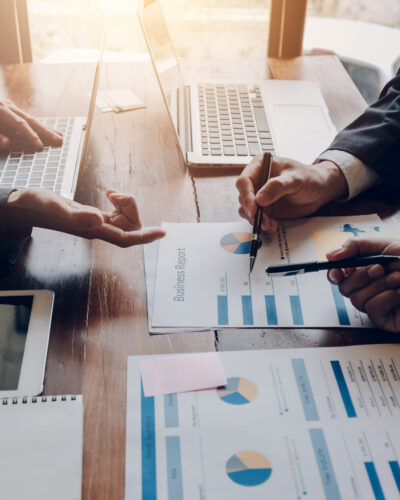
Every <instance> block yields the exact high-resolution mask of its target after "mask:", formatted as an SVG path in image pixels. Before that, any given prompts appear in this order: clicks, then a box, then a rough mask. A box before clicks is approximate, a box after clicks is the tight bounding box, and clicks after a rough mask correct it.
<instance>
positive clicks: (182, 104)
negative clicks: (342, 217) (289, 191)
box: [138, 0, 336, 167]
mask: <svg viewBox="0 0 400 500" xmlns="http://www.w3.org/2000/svg"><path fill="white" fill-rule="evenodd" d="M138 15H139V21H140V24H141V26H142V29H143V33H144V36H145V39H146V43H147V46H148V49H149V52H150V56H151V59H152V62H153V66H154V70H155V72H156V75H157V78H158V82H159V84H160V88H161V91H162V94H163V96H164V99H165V102H166V104H167V108H168V110H169V113H170V117H171V120H172V123H173V125H174V127H175V130H176V133H177V136H178V141H179V143H180V146H181V148H182V151H183V155H184V157H185V159H186V161H187V163H188V165H190V166H194V167H201V166H205V167H210V166H218V167H221V166H232V165H237V166H244V165H246V164H247V163H249V161H250V160H251V159H252V157H253V156H255V155H256V154H259V153H263V152H266V151H269V152H271V153H273V154H276V155H278V156H286V157H291V158H294V159H296V160H299V161H302V162H305V163H311V162H313V161H314V160H315V158H316V157H317V156H318V154H319V153H321V152H322V151H323V150H324V149H326V147H327V146H329V144H330V143H331V141H332V139H333V137H334V136H335V134H336V130H335V127H334V125H333V123H332V121H331V119H330V117H329V113H328V108H327V106H326V104H325V101H324V99H323V97H322V94H321V91H320V89H319V87H318V85H317V84H316V83H314V82H308V81H289V80H264V81H259V82H254V81H253V82H246V81H240V82H238V81H226V80H224V81H216V80H213V81H210V80H207V81H206V82H198V81H196V82H194V81H191V82H190V81H185V79H184V76H183V73H182V70H181V68H180V65H179V61H178V59H177V57H176V55H175V51H174V47H173V44H172V41H171V38H170V36H169V32H168V28H167V24H166V22H165V18H164V14H163V11H162V7H161V5H160V1H159V0H142V2H141V5H140V7H139V10H138Z"/></svg>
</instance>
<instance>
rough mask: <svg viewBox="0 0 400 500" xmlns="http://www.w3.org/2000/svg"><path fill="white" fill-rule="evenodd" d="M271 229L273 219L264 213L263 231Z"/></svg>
mask: <svg viewBox="0 0 400 500" xmlns="http://www.w3.org/2000/svg"><path fill="white" fill-rule="evenodd" d="M270 227H271V218H270V217H268V215H267V214H266V213H265V212H264V213H263V216H262V221H261V229H262V230H263V231H269V229H270Z"/></svg>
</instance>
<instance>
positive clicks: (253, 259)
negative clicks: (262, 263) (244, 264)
mask: <svg viewBox="0 0 400 500" xmlns="http://www.w3.org/2000/svg"><path fill="white" fill-rule="evenodd" d="M255 261H256V259H255V257H250V272H252V270H253V267H254V263H255Z"/></svg>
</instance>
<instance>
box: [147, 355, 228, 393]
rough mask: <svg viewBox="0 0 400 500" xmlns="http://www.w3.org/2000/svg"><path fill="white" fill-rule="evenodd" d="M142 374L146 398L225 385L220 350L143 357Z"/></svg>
mask: <svg viewBox="0 0 400 500" xmlns="http://www.w3.org/2000/svg"><path fill="white" fill-rule="evenodd" d="M140 373H141V375H142V381H143V391H144V395H145V396H146V397H148V396H159V395H160V394H173V393H176V392H186V391H197V390H199V389H210V388H213V387H218V386H219V385H226V375H225V372H224V368H223V366H222V363H221V359H220V357H219V354H218V353H217V352H204V353H199V354H182V355H180V356H162V357H159V358H148V359H142V360H141V361H140Z"/></svg>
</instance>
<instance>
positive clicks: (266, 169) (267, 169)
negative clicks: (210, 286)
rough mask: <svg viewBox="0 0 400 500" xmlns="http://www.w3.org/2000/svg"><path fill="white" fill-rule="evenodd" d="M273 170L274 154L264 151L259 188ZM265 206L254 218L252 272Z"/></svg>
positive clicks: (258, 209)
mask: <svg viewBox="0 0 400 500" xmlns="http://www.w3.org/2000/svg"><path fill="white" fill-rule="evenodd" d="M271 170H272V155H271V153H264V157H263V162H262V166H261V179H260V184H259V189H261V188H262V187H263V186H264V184H265V183H266V182H268V180H269V178H270V175H271ZM263 213H264V212H263V207H258V208H257V213H256V216H255V218H254V224H253V232H252V235H251V247H250V272H252V270H253V267H254V264H255V262H256V257H257V252H258V249H259V247H260V232H261V222H262V217H263Z"/></svg>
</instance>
